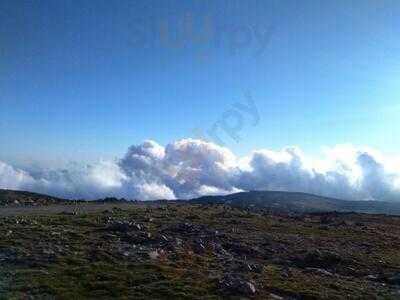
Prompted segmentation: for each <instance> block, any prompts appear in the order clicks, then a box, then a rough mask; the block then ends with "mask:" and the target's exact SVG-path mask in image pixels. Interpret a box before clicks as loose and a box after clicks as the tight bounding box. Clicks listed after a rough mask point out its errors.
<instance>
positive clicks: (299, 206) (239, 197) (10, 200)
mask: <svg viewBox="0 0 400 300" xmlns="http://www.w3.org/2000/svg"><path fill="white" fill-rule="evenodd" d="M78 202H82V203H83V202H90V203H126V202H128V200H125V199H116V198H105V199H99V200H95V201H83V200H79V201H78ZM136 202H140V201H136ZM144 202H146V203H149V204H151V203H158V202H160V203H167V202H169V201H166V200H155V201H143V202H142V203H144ZM170 202H171V203H172V202H175V203H177V202H179V203H191V204H193V203H194V204H202V205H204V204H225V205H229V206H232V207H238V208H244V209H251V210H264V211H271V212H281V213H313V212H332V211H337V212H357V213H369V214H390V215H400V202H383V201H362V200H360V201H351V200H341V199H336V198H329V197H323V196H318V195H314V194H307V193H300V192H280V191H249V192H240V193H235V194H229V195H222V196H203V197H199V198H195V199H191V200H176V201H170ZM68 203H72V201H71V200H66V199H61V198H57V197H52V196H48V195H42V194H37V193H31V192H24V191H12V190H1V189H0V207H1V206H44V205H54V204H68Z"/></svg>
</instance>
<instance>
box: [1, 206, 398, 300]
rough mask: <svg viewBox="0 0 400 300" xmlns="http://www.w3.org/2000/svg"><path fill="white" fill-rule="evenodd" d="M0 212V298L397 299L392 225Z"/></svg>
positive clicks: (142, 211)
mask: <svg viewBox="0 0 400 300" xmlns="http://www.w3.org/2000/svg"><path fill="white" fill-rule="evenodd" d="M7 209H9V208H0V210H1V211H2V213H0V215H2V217H0V299H93V298H97V299H110V298H120V299H246V298H247V299H399V298H400V251H399V249H400V217H391V216H382V215H362V214H351V213H348V214H337V213H320V214H307V215H290V214H282V215H277V214H270V213H263V212H262V211H259V212H257V213H255V212H248V211H246V210H240V209H236V208H231V207H229V206H224V205H189V204H168V205H167V204H157V205H142V204H140V205H139V204H138V205H118V204H116V205H115V206H111V205H107V206H103V209H99V208H96V209H95V210H90V209H77V210H74V211H60V209H58V210H56V211H54V210H51V209H49V208H48V207H47V208H45V209H43V211H41V212H40V211H36V212H35V213H34V214H30V213H29V208H27V210H26V211H25V212H24V211H22V212H21V211H20V212H19V213H18V214H17V215H12V214H10V213H9V214H7V213H5V212H6V210H7Z"/></svg>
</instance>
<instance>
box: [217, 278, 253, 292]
mask: <svg viewBox="0 0 400 300" xmlns="http://www.w3.org/2000/svg"><path fill="white" fill-rule="evenodd" d="M218 289H219V290H220V292H221V293H224V294H229V295H237V294H239V295H243V296H253V295H254V294H256V292H257V290H256V287H255V286H254V284H253V283H251V282H250V281H247V280H244V279H241V278H238V277H235V276H233V275H227V276H225V277H223V278H222V279H220V280H219V281H218Z"/></svg>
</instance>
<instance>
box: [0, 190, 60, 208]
mask: <svg viewBox="0 0 400 300" xmlns="http://www.w3.org/2000/svg"><path fill="white" fill-rule="evenodd" d="M67 201H68V200H65V199H61V198H57V197H52V196H48V195H43V194H38V193H31V192H25V191H14V190H2V189H0V206H21V205H23V206H40V205H52V204H64V203H66V202H67Z"/></svg>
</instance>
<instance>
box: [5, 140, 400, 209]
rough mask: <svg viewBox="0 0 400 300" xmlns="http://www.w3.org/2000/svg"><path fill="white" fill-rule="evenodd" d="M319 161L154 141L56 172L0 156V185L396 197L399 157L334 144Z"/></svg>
mask: <svg viewBox="0 0 400 300" xmlns="http://www.w3.org/2000/svg"><path fill="white" fill-rule="evenodd" d="M323 152H324V156H323V158H322V159H321V158H319V159H315V158H311V157H307V156H306V155H305V154H304V153H303V152H302V151H301V150H300V149H299V148H298V147H287V148H284V149H282V150H280V151H272V150H267V149H262V150H257V151H254V152H252V153H251V154H249V155H248V156H244V157H237V156H235V155H234V154H233V153H232V152H231V151H230V150H229V149H227V148H224V147H221V146H218V145H216V144H213V143H210V142H205V141H201V140H193V139H184V140H180V141H176V142H173V143H170V144H168V145H166V146H165V147H164V146H161V145H159V144H157V143H156V142H154V141H145V142H144V143H142V144H140V145H133V146H131V147H130V148H129V149H128V151H127V153H126V154H125V156H124V157H122V158H121V159H119V160H115V161H100V162H98V163H96V164H93V165H88V166H72V167H70V168H67V169H64V170H50V169H40V170H39V169H38V170H29V171H27V170H22V169H17V168H14V167H13V166H11V165H9V164H7V163H5V162H1V161H0V188H6V189H15V190H27V191H33V192H39V193H46V194H50V195H54V196H59V197H64V198H70V199H97V198H102V197H109V196H113V197H119V198H127V199H140V200H150V199H177V198H179V199H186V198H192V197H197V196H201V195H210V194H225V193H233V192H237V191H248V190H280V191H299V192H308V193H315V194H320V195H324V196H330V197H338V198H344V199H353V200H366V199H368V200H370V199H374V200H385V201H400V159H399V158H395V157H391V158H388V157H385V156H383V155H382V154H380V153H379V152H377V151H375V150H373V149H369V148H366V147H355V146H352V145H339V146H336V147H334V148H331V149H324V151H323Z"/></svg>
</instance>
